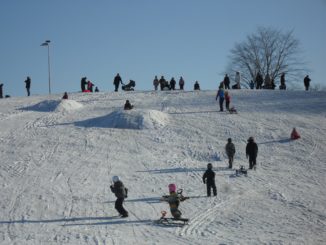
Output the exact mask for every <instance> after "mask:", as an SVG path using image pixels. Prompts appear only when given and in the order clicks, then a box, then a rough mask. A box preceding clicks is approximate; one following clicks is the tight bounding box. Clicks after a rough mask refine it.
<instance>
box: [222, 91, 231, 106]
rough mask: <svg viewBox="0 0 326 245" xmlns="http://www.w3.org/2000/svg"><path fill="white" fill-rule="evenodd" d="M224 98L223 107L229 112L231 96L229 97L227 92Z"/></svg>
mask: <svg viewBox="0 0 326 245" xmlns="http://www.w3.org/2000/svg"><path fill="white" fill-rule="evenodd" d="M224 98H225V107H226V110H227V111H229V110H230V101H231V96H230V94H229V92H228V91H225V93H224Z"/></svg>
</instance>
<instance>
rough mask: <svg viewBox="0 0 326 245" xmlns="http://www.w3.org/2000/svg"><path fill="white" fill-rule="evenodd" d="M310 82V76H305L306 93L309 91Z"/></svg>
mask: <svg viewBox="0 0 326 245" xmlns="http://www.w3.org/2000/svg"><path fill="white" fill-rule="evenodd" d="M310 81H311V79H310V78H309V75H307V76H305V78H304V79H303V83H304V86H305V88H306V91H308V90H309V86H310Z"/></svg>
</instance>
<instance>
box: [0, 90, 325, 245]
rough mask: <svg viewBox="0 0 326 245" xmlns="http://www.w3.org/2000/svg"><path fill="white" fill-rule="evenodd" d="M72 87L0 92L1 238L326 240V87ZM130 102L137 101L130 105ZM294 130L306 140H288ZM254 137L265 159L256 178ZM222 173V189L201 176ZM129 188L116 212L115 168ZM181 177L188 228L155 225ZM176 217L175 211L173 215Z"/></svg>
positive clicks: (33, 241) (79, 241) (27, 241)
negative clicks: (227, 98) (54, 91)
mask: <svg viewBox="0 0 326 245" xmlns="http://www.w3.org/2000/svg"><path fill="white" fill-rule="evenodd" d="M215 94H216V92H215V91H200V92H192V91H191V92H180V91H173V92H138V91H135V92H121V93H120V92H119V93H93V94H81V93H74V94H70V95H69V100H68V101H61V100H60V99H58V98H60V97H61V96H60V95H52V96H33V97H29V98H9V99H1V100H0V125H1V127H0V142H1V147H0V152H1V163H0V186H1V199H0V244H325V241H326V178H325V176H326V160H325V159H326V148H325V139H326V123H325V117H326V92H305V91H297V92H296V91H249V90H240V91H231V97H232V100H231V104H233V105H234V106H235V107H236V109H237V110H238V112H239V113H238V114H228V113H226V112H218V104H217V102H216V101H215ZM126 99H129V100H130V102H131V103H132V104H134V105H135V109H133V110H131V111H123V110H122V108H123V104H124V102H125V100H126ZM293 127H296V128H297V130H298V132H299V133H300V134H301V139H299V140H296V141H291V140H289V136H290V133H291V130H292V128H293ZM249 136H254V137H255V140H256V142H257V143H258V147H259V153H258V167H257V170H256V171H254V170H251V171H250V172H249V174H248V176H247V177H245V176H240V177H236V176H235V175H234V172H235V171H234V170H229V169H228V168H227V157H226V154H225V151H224V147H225V144H226V141H227V138H229V137H231V138H232V139H233V142H234V144H235V146H236V155H235V162H234V168H239V166H240V165H245V166H246V167H248V162H247V159H246V155H245V147H246V143H247V139H248V137H249ZM209 162H211V163H212V164H213V167H214V170H215V172H216V184H217V191H218V194H217V197H209V198H208V197H206V187H205V185H204V184H203V182H202V175H203V173H204V171H205V169H206V165H207V163H209ZM113 175H118V176H120V177H121V179H122V181H123V182H124V184H125V185H126V186H127V187H128V189H129V194H128V198H127V199H126V201H125V208H126V209H127V210H128V211H129V217H128V218H125V219H122V218H117V217H116V215H117V212H116V210H115V209H114V202H115V197H114V195H113V194H112V193H111V191H110V188H109V186H110V184H111V177H112V176H113ZM170 183H176V185H177V187H178V188H182V189H183V193H184V195H186V196H189V197H190V199H189V200H186V201H184V202H182V203H181V205H180V209H181V211H182V212H183V216H184V217H187V218H189V219H190V222H189V224H188V225H186V226H182V227H180V226H161V225H157V224H155V223H154V221H155V220H157V219H158V218H159V217H160V212H161V211H162V210H167V211H168V210H169V209H168V204H167V203H164V202H160V200H159V199H160V197H161V196H162V195H165V194H167V193H168V188H167V186H168V184H170ZM168 216H170V213H169V212H168Z"/></svg>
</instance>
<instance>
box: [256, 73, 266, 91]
mask: <svg viewBox="0 0 326 245" xmlns="http://www.w3.org/2000/svg"><path fill="white" fill-rule="evenodd" d="M263 82H264V81H263V76H262V75H261V74H260V72H258V73H257V75H256V79H255V83H256V89H262V86H263Z"/></svg>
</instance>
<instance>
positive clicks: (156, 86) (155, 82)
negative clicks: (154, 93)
mask: <svg viewBox="0 0 326 245" xmlns="http://www.w3.org/2000/svg"><path fill="white" fill-rule="evenodd" d="M159 84H160V83H159V81H158V78H157V76H155V78H154V80H153V85H154V89H155V90H157V88H158V85H159Z"/></svg>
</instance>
